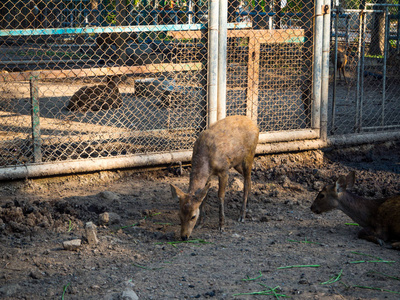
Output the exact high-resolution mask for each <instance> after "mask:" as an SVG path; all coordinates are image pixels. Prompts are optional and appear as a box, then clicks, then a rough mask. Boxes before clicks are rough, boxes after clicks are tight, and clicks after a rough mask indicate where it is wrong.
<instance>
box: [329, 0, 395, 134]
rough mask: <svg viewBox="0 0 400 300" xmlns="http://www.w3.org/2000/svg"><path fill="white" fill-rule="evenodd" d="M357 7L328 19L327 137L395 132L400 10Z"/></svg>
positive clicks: (388, 6) (370, 5)
mask: <svg viewBox="0 0 400 300" xmlns="http://www.w3.org/2000/svg"><path fill="white" fill-rule="evenodd" d="M359 4H360V3H353V2H344V3H343V4H342V5H343V6H338V7H336V9H335V10H334V13H333V17H332V43H331V45H332V46H331V49H332V51H331V54H332V55H331V61H332V63H333V64H332V66H334V65H336V66H337V69H336V70H334V69H333V68H332V84H331V90H330V92H331V93H330V95H331V99H330V107H329V113H330V123H329V125H330V126H329V129H328V132H329V133H330V134H331V135H337V134H351V133H360V132H378V131H385V130H393V129H394V130H395V129H399V128H400V117H399V116H400V101H399V93H400V85H399V79H400V54H399V40H400V36H399V34H400V33H399V32H400V31H399V18H400V14H399V8H400V5H399V4H379V3H367V5H366V6H365V7H364V8H363V9H360V8H359ZM346 6H347V7H346ZM335 51H336V52H335ZM335 53H337V55H336V56H335ZM341 68H342V70H343V72H342V71H341V70H340V69H341ZM335 73H336V74H335ZM342 73H344V75H345V77H343V76H342Z"/></svg>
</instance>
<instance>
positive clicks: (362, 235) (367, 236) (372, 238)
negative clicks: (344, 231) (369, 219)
mask: <svg viewBox="0 0 400 300" xmlns="http://www.w3.org/2000/svg"><path fill="white" fill-rule="evenodd" d="M358 238H359V239H363V240H366V241H369V242H372V243H375V244H378V245H380V246H383V245H384V244H385V242H384V241H383V240H381V239H380V238H378V237H377V236H376V235H375V234H374V233H373V232H371V230H369V229H366V228H363V229H361V230H360V232H359V233H358Z"/></svg>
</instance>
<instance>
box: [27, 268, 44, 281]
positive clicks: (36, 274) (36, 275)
mask: <svg viewBox="0 0 400 300" xmlns="http://www.w3.org/2000/svg"><path fill="white" fill-rule="evenodd" d="M29 276H30V277H31V278H33V279H41V278H43V273H41V272H40V271H39V270H33V271H32V272H31V273H29Z"/></svg>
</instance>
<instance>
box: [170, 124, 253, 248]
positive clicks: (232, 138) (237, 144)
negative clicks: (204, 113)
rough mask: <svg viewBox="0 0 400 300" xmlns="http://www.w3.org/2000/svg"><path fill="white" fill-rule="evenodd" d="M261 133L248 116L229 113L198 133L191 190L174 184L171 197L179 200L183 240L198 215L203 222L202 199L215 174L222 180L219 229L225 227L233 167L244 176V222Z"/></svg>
mask: <svg viewBox="0 0 400 300" xmlns="http://www.w3.org/2000/svg"><path fill="white" fill-rule="evenodd" d="M258 134H259V131H258V128H257V126H256V125H255V124H254V123H253V121H252V120H250V119H249V118H247V117H245V116H230V117H226V118H225V119H222V120H220V121H218V122H217V123H215V124H213V125H212V126H211V127H210V128H209V129H207V130H205V131H203V132H202V133H201V134H200V135H199V137H198V139H197V140H196V142H195V144H194V148H193V155H192V171H191V173H190V180H189V191H188V193H184V192H183V191H182V190H180V189H179V188H178V187H176V186H174V185H172V184H171V192H172V197H173V198H174V199H176V200H178V199H179V206H180V212H179V218H180V220H181V238H182V240H187V239H188V238H189V237H190V234H191V233H192V230H193V228H194V226H195V225H196V222H197V219H198V218H199V217H200V219H199V224H201V223H202V222H203V219H204V211H203V205H204V203H205V201H203V200H204V198H205V197H206V195H207V191H208V189H209V187H210V184H209V181H210V179H211V176H213V175H216V176H218V180H219V186H218V198H219V201H220V204H219V228H220V230H221V231H222V230H223V229H224V223H225V213H224V198H225V189H226V185H227V182H228V175H229V169H231V168H235V169H236V170H237V171H238V172H239V173H240V174H242V175H243V177H244V192H243V204H242V209H241V213H240V217H239V221H240V222H244V219H245V217H246V204H247V198H248V195H249V192H250V190H251V168H252V165H253V160H254V155H255V151H256V146H257V143H258Z"/></svg>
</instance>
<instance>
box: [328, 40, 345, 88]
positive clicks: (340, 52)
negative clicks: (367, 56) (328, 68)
mask: <svg viewBox="0 0 400 300" xmlns="http://www.w3.org/2000/svg"><path fill="white" fill-rule="evenodd" d="M347 51H348V49H347V47H345V46H343V45H339V46H338V48H337V61H336V69H337V72H338V73H339V79H340V80H342V75H343V78H344V81H345V83H347V78H346V75H345V67H346V65H347V63H348V60H349V56H348V53H347ZM331 61H332V63H333V64H335V53H334V52H332V55H331Z"/></svg>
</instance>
